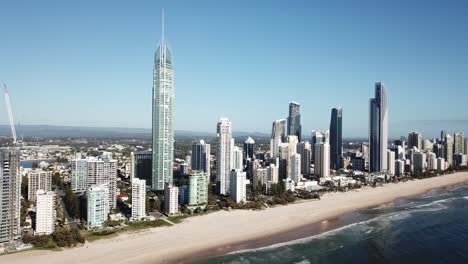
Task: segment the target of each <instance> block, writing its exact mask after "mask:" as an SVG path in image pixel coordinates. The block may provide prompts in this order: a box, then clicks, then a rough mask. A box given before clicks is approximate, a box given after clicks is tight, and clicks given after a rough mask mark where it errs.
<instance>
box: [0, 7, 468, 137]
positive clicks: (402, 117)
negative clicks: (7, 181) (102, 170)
mask: <svg viewBox="0 0 468 264" xmlns="http://www.w3.org/2000/svg"><path fill="white" fill-rule="evenodd" d="M98 2H99V3H98ZM156 2H158V1H128V0H127V1H2V3H1V4H0V10H1V12H0V13H1V14H0V25H1V26H0V39H1V41H0V80H1V81H5V82H7V84H8V85H9V86H10V94H11V97H12V104H13V107H14V113H15V116H16V121H17V122H20V123H23V124H52V125H80V126H104V127H109V126H112V127H115V126H117V127H150V126H151V89H152V68H153V55H154V51H155V48H156V46H157V44H158V42H159V41H160V35H161V22H160V20H161V8H162V7H164V8H165V9H166V38H167V39H168V42H169V45H170V47H171V49H172V52H173V54H174V60H175V83H176V86H175V89H176V120H175V126H176V129H183V130H193V131H209V132H213V131H215V128H216V122H217V120H218V119H219V118H220V117H224V116H226V117H229V118H230V119H231V120H232V122H233V126H234V130H236V131H260V132H269V131H270V129H271V123H272V121H273V120H276V119H280V118H284V117H286V115H287V110H288V102H289V101H291V100H294V101H298V102H300V103H301V105H302V123H303V134H304V135H307V136H308V135H310V130H312V129H325V128H327V127H328V126H329V119H330V109H331V108H332V107H335V106H342V107H343V109H344V110H343V111H344V124H343V126H344V128H343V130H344V136H345V137H346V136H365V135H366V134H367V131H368V107H369V106H368V104H369V98H370V97H372V96H373V92H374V90H373V89H374V88H373V85H374V82H375V81H380V80H382V81H383V82H384V83H385V85H386V88H387V92H388V96H389V111H390V112H389V118H390V136H396V135H399V134H403V133H404V134H407V133H408V132H409V131H411V130H415V129H416V130H426V129H427V131H429V130H430V132H427V133H431V136H432V135H433V134H434V133H435V132H434V131H437V130H439V127H437V125H433V123H434V121H439V120H442V121H444V122H445V123H444V125H445V126H446V127H440V128H445V129H448V130H450V129H452V128H453V127H452V126H451V125H450V124H452V123H454V122H455V123H461V122H462V121H463V120H467V119H468V118H467V114H468V109H467V103H466V102H467V99H468V87H467V81H468V16H467V15H466V13H467V11H468V1H463V0H458V1H457V0H453V1H423V0H418V1H375V0H374V1H371V0H369V1H344V0H343V1H271V0H269V1H166V2H159V3H156ZM2 101H3V100H1V101H0V102H2ZM0 105H4V103H1V104H0ZM6 118H7V115H6V113H5V110H4V107H0V123H7V122H6V121H7V119H6ZM420 120H428V121H426V126H425V128H424V126H423V125H424V124H422V125H421V126H423V128H420V127H419V125H420V124H421V123H422V122H420ZM427 122H429V123H430V124H431V125H427ZM431 122H432V123H431ZM447 122H448V123H447ZM463 122H466V121H463ZM436 123H437V122H436ZM447 124H448V125H447ZM447 126H448V127H447ZM423 132H425V131H423ZM466 132H468V131H466ZM434 135H435V134H434Z"/></svg>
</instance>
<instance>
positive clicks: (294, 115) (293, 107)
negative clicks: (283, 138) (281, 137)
mask: <svg viewBox="0 0 468 264" xmlns="http://www.w3.org/2000/svg"><path fill="white" fill-rule="evenodd" d="M288 135H289V136H297V139H298V140H299V142H301V140H302V138H301V105H300V104H299V103H296V102H290V103H289V116H288Z"/></svg>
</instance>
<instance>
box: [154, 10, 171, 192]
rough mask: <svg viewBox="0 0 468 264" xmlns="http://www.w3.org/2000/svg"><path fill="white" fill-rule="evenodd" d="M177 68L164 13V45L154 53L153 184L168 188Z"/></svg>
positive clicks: (159, 187) (156, 186) (162, 42)
mask: <svg viewBox="0 0 468 264" xmlns="http://www.w3.org/2000/svg"><path fill="white" fill-rule="evenodd" d="M173 121H174V70H173V68H172V54H171V52H170V50H169V48H168V47H167V45H166V43H165V42H164V16H163V30H162V38H161V45H159V47H158V49H157V50H156V53H155V55H154V70H153V132H152V134H153V175H152V178H153V180H152V183H151V187H152V189H155V190H164V185H165V184H166V183H170V184H172V176H173V172H172V162H173V160H174V123H173Z"/></svg>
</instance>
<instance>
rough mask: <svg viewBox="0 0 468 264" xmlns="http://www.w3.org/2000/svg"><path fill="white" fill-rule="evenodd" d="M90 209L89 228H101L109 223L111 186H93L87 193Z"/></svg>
mask: <svg viewBox="0 0 468 264" xmlns="http://www.w3.org/2000/svg"><path fill="white" fill-rule="evenodd" d="M86 197H87V203H88V205H87V208H88V219H87V222H88V228H89V229H93V228H101V227H103V225H104V222H105V221H107V218H108V215H109V211H110V206H109V184H100V185H93V186H91V187H89V188H88V191H87V192H86Z"/></svg>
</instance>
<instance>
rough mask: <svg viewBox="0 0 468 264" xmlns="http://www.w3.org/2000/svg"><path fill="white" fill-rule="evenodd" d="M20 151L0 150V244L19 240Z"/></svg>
mask: <svg viewBox="0 0 468 264" xmlns="http://www.w3.org/2000/svg"><path fill="white" fill-rule="evenodd" d="M19 165H20V150H19V149H18V148H0V244H1V243H12V242H13V241H15V240H18V239H20V238H21V232H20V211H21V174H20V166H19Z"/></svg>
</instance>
